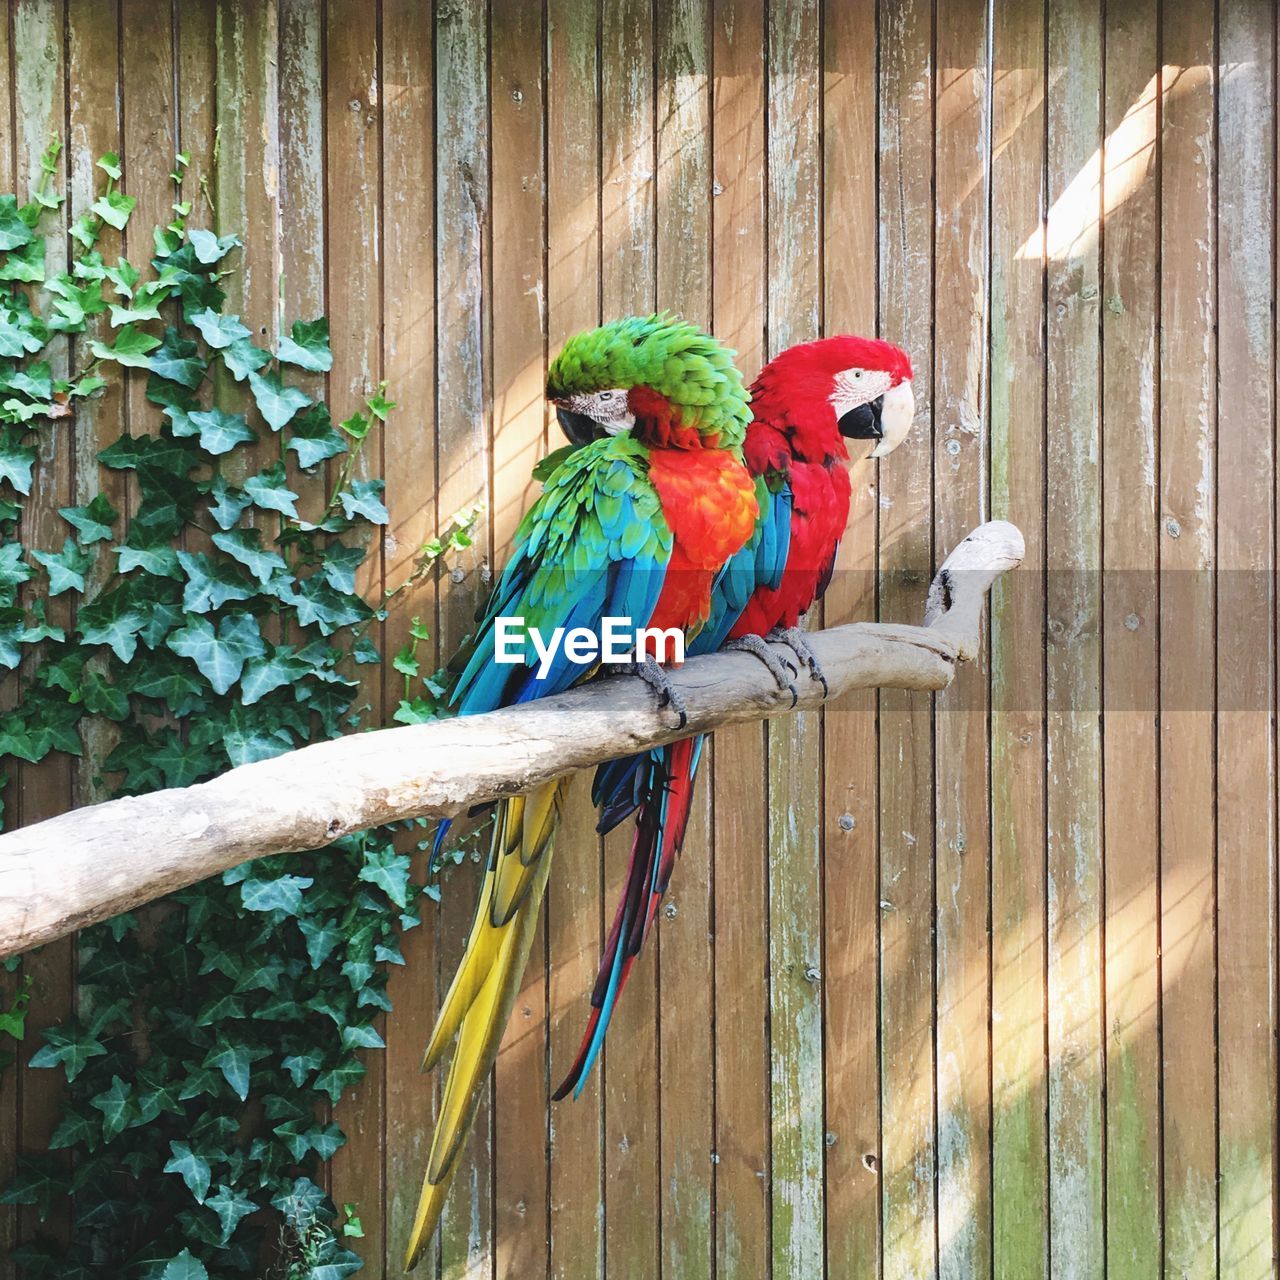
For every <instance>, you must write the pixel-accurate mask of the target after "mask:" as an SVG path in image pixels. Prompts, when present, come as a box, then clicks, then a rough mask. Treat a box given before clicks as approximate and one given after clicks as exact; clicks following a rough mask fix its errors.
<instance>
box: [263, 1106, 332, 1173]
mask: <svg viewBox="0 0 1280 1280" xmlns="http://www.w3.org/2000/svg"><path fill="white" fill-rule="evenodd" d="M272 1132H274V1133H275V1135H276V1136H277V1137H278V1138H279V1139H280V1140H281V1141H282V1142H283V1143H284V1145H285V1146H286V1147H287V1148H288V1149H289V1154H290V1155H291V1156H293V1158H294V1160H296V1161H298V1162H299V1163H301V1162H302V1161H303V1160H305V1159H306V1158H307V1152H308V1151H314V1152H315V1153H316V1155H318V1156H319V1157H320V1159H321V1160H328V1159H330V1158H331V1157H332V1156H333V1154H334V1152H336V1151H337V1150H338V1149H339V1148H340V1147H341V1146H342V1145H343V1144H344V1143H345V1142H346V1140H347V1137H346V1134H344V1133H343V1132H342V1130H341V1129H340V1128H338V1126H337V1125H336V1124H326V1125H323V1126H321V1125H319V1124H317V1123H316V1122H315V1120H314V1119H312V1117H310V1116H308V1117H307V1118H306V1119H304V1120H286V1121H285V1122H284V1123H283V1124H278V1125H276V1127H275V1129H274V1130H273V1131H272Z"/></svg>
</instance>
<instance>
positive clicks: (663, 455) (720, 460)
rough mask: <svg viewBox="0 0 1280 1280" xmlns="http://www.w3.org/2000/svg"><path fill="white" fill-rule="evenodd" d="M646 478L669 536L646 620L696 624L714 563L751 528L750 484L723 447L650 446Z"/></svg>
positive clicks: (706, 602)
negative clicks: (668, 547)
mask: <svg viewBox="0 0 1280 1280" xmlns="http://www.w3.org/2000/svg"><path fill="white" fill-rule="evenodd" d="M649 478H650V480H652V481H653V486H654V488H655V489H657V491H658V497H659V498H661V500H662V511H663V514H664V516H665V517H666V520H667V524H668V525H669V526H670V528H671V536H672V548H671V560H670V563H669V564H668V566H667V573H666V578H665V580H664V584H663V588H662V594H661V596H659V598H658V604H657V607H656V608H655V610H654V614H653V618H652V621H651V625H652V626H657V627H685V628H697V627H699V626H701V625H702V623H703V622H705V621H706V617H707V613H708V611H709V610H710V607H711V584H712V582H713V581H714V579H715V575H716V574H717V573H718V572H719V570H720V566H721V565H723V564H724V562H725V561H726V560H727V559H728V558H729V557H730V556H731V555H733V553H734V552H735V551H737V550H738V549H739V548H740V547H741V546H742V545H743V544H744V543H745V542H746V540H747V539H748V538H749V537H750V536H751V532H752V530H753V529H754V528H755V522H756V516H757V514H758V511H759V508H758V507H757V505H756V494H755V485H754V484H753V483H752V480H751V477H750V476H749V475H748V474H747V470H746V468H745V467H744V466H743V465H742V464H741V463H740V462H738V461H737V459H735V458H734V457H733V455H732V454H730V453H727V452H726V451H724V450H723V449H656V450H654V452H653V453H652V454H651V455H650V459H649ZM846 506H847V503H846Z"/></svg>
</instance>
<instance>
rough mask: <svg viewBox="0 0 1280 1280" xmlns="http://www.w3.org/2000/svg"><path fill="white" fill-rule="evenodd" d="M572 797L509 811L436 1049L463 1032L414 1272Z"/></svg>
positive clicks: (551, 795) (432, 1050) (432, 1162)
mask: <svg viewBox="0 0 1280 1280" xmlns="http://www.w3.org/2000/svg"><path fill="white" fill-rule="evenodd" d="M567 792H568V779H562V780H561V781H560V782H557V783H550V784H548V785H547V786H546V787H543V788H540V789H539V790H538V791H536V792H534V793H533V794H532V795H529V796H527V797H525V796H517V797H515V798H514V799H512V800H509V801H504V802H503V804H502V806H501V807H500V809H499V812H498V817H497V822H496V826H495V828H494V833H493V844H492V848H491V851H490V866H489V869H488V871H486V873H485V878H484V883H483V885H482V887H481V891H480V902H479V904H478V905H477V908H476V915H475V920H474V922H473V923H472V926H471V934H470V936H469V937H468V939H467V946H466V950H465V952H464V953H463V958H462V962H461V963H460V964H459V966H458V971H457V973H456V974H455V975H454V979H453V983H452V985H451V986H450V988H449V992H448V995H446V997H445V1000H444V1004H443V1006H442V1008H441V1011H440V1017H439V1019H438V1021H437V1023H436V1028H435V1031H434V1032H433V1034H432V1037H431V1043H430V1045H429V1046H428V1048H427V1055H426V1063H425V1065H426V1066H428V1067H429V1066H432V1065H434V1064H435V1063H436V1062H437V1061H438V1060H439V1059H440V1057H441V1056H442V1054H443V1052H444V1049H445V1047H446V1046H447V1045H448V1044H449V1043H450V1041H451V1040H452V1039H453V1036H454V1034H455V1033H456V1034H457V1037H458V1043H457V1047H456V1049H455V1050H454V1055H453V1060H452V1062H451V1063H450V1064H449V1073H448V1075H447V1077H446V1078H445V1085H444V1093H443V1096H442V1098H441V1103H440V1114H439V1116H438V1118H437V1120H436V1129H435V1135H434V1137H433V1139H432V1143H431V1155H430V1159H429V1161H428V1166H427V1175H426V1179H425V1181H424V1182H423V1186H422V1195H421V1197H420V1199H419V1201H418V1212H417V1214H416V1216H415V1218H414V1224H413V1231H412V1232H411V1234H410V1237H409V1247H408V1249H407V1250H406V1253H405V1270H411V1269H412V1268H413V1266H414V1264H415V1263H416V1262H417V1261H418V1258H419V1256H420V1255H421V1253H422V1251H423V1250H424V1249H425V1248H426V1246H427V1244H428V1242H429V1241H430V1240H431V1237H432V1236H433V1235H434V1234H435V1229H436V1224H437V1223H438V1222H439V1220H440V1215H441V1213H442V1212H443V1210H444V1203H445V1197H446V1195H447V1194H448V1190H449V1184H450V1182H451V1181H452V1178H453V1173H454V1169H455V1167H456V1165H457V1163H458V1156H459V1153H460V1152H461V1150H462V1147H463V1144H464V1143H465V1142H466V1139H467V1135H468V1134H469V1133H470V1131H471V1125H472V1123H473V1122H474V1120H475V1114H476V1110H477V1108H478V1107H479V1105H480V1099H481V1096H482V1094H483V1091H484V1084H485V1081H486V1080H487V1079H488V1076H489V1072H490V1070H491V1069H492V1067H493V1063H494V1060H495V1059H496V1058H497V1056H498V1047H499V1045H500V1044H501V1041H502V1033H503V1031H504V1029H505V1028H506V1025H507V1019H508V1017H509V1016H510V1014H511V1007H512V1005H513V1004H514V1003H515V999H516V996H517V994H518V993H519V989H520V981H521V978H522V977H523V976H524V969H525V965H526V963H527V962H528V959H529V948H530V947H531V946H532V945H533V935H534V933H535V932H536V931H537V926H538V914H539V912H540V911H541V908H542V897H543V894H544V892H545V891H546V887H547V877H548V875H549V874H550V871H551V858H552V836H553V835H554V832H555V825H556V820H557V818H558V816H559V811H560V807H561V805H562V804H563V802H564V797H565V795H566V794H567ZM526 858H527V859H528V860H527V861H526ZM499 900H501V901H504V902H505V903H506V904H507V905H508V906H509V907H510V911H509V913H508V914H507V915H506V918H505V920H504V923H502V924H500V925H495V924H494V919H495V918H497V919H504V916H503V914H501V913H499V912H498V911H497V910H496V908H497V906H498V903H499Z"/></svg>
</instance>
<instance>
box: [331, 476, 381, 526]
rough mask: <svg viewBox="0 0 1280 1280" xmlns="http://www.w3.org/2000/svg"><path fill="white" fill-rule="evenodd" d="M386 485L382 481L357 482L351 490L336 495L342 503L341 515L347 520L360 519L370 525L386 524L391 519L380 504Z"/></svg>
mask: <svg viewBox="0 0 1280 1280" xmlns="http://www.w3.org/2000/svg"><path fill="white" fill-rule="evenodd" d="M384 488H386V483H385V482H384V481H382V480H357V481H355V482H354V483H353V484H352V486H351V488H349V489H344V490H343V491H342V492H341V493H340V494H338V501H339V502H341V503H342V514H343V515H344V516H346V517H347V519H348V520H355V519H356V518H357V517H361V518H363V519H365V520H367V521H369V523H370V524H387V523H388V522H389V521H390V519H391V517H390V516H389V515H388V514H387V509H386V507H385V506H383V504H382V491H383V489H384Z"/></svg>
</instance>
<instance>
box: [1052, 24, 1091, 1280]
mask: <svg viewBox="0 0 1280 1280" xmlns="http://www.w3.org/2000/svg"><path fill="white" fill-rule="evenodd" d="M1101 39H1102V32H1101V21H1100V13H1099V11H1098V6H1097V5H1096V4H1095V3H1093V2H1092V0H1076V2H1075V3H1072V4H1068V5H1063V6H1051V7H1050V9H1049V32H1048V46H1049V84H1050V92H1049V129H1048V182H1049V200H1050V206H1049V213H1048V218H1047V223H1046V230H1045V235H1046V244H1047V249H1048V257H1049V263H1048V284H1047V300H1048V308H1049V310H1048V330H1047V342H1048V366H1047V380H1048V381H1047V409H1048V421H1047V423H1046V429H1047V432H1048V441H1047V445H1046V459H1047V470H1048V485H1047V491H1048V506H1047V510H1046V514H1045V543H1046V547H1047V552H1048V554H1047V568H1048V580H1047V583H1046V591H1047V595H1048V599H1047V610H1048V619H1049V621H1048V627H1049V636H1048V657H1047V680H1048V684H1047V696H1048V725H1047V727H1048V735H1047V755H1048V776H1049V791H1048V801H1047V828H1048V858H1049V882H1048V883H1049V922H1048V928H1049V1162H1050V1163H1049V1221H1050V1228H1051V1232H1050V1266H1051V1268H1052V1269H1053V1271H1054V1273H1055V1274H1060V1275H1063V1276H1070V1277H1077V1276H1079V1277H1085V1276H1097V1275H1101V1274H1102V1270H1103V1266H1104V1256H1103V1214H1102V1044H1101V1033H1102V984H1101V972H1100V961H1101V909H1102V847H1101V845H1102V829H1101V820H1102V815H1101V795H1100V791H1101V774H1100V770H1101V750H1100V742H1099V735H1098V706H1099V693H1100V690H1099V678H1100V671H1099V634H1098V631H1099V623H1098V611H1099V606H1100V598H1101V589H1100V574H1099V570H1100V568H1101V556H1100V551H1101V546H1100V525H1101V520H1100V517H1101V492H1100V475H1099V466H1098V461H1099V459H1098V452H1099V440H1098V430H1099V426H1098V411H1099V354H1098V281H1099V277H1098V220H1099V215H1100V204H1099V194H1098V191H1099V182H1100V172H1099V170H1100V167H1101V152H1100V143H1101V141H1102V138H1101V98H1100V94H1101V74H1102V65H1101Z"/></svg>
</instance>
